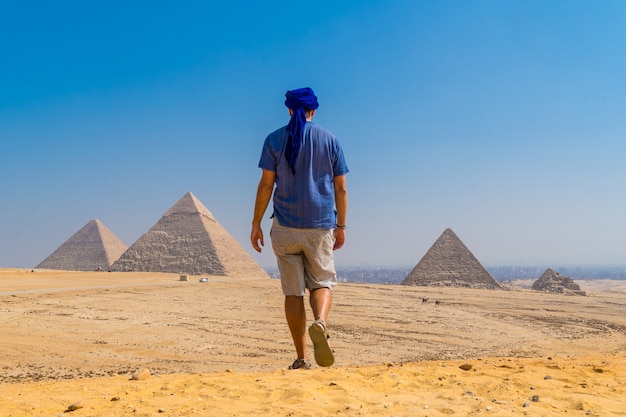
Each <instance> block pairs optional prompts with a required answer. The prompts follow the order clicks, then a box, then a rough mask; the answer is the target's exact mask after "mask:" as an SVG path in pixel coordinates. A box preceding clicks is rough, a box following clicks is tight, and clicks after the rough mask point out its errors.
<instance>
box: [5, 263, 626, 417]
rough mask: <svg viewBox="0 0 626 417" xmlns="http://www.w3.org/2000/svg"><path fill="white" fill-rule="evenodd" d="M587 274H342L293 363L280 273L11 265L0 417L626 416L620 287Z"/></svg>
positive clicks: (625, 299) (625, 326) (624, 293)
mask: <svg viewBox="0 0 626 417" xmlns="http://www.w3.org/2000/svg"><path fill="white" fill-rule="evenodd" d="M200 278H206V280H205V281H206V282H200ZM578 282H579V283H580V285H581V287H582V289H583V290H585V291H586V293H587V296H566V295H562V294H548V293H540V292H536V291H530V290H529V289H527V288H523V286H512V285H509V286H506V289H505V290H480V289H463V288H441V287H419V286H403V285H374V284H359V283H340V284H339V285H338V286H337V288H336V290H335V292H334V299H333V308H332V310H331V313H330V317H329V323H328V326H329V332H330V335H331V339H330V341H331V345H332V347H333V349H334V351H335V356H336V363H335V365H334V366H332V367H330V368H320V367H318V366H315V365H314V366H313V369H311V370H306V371H304V370H297V371H290V370H287V367H288V365H289V364H291V362H292V361H293V360H294V359H295V357H294V352H293V348H292V343H291V338H290V335H289V332H288V328H287V325H286V323H285V318H284V314H283V297H282V293H281V290H280V282H279V281H278V280H275V279H269V278H245V277H242V278H240V277H222V276H206V275H205V276H189V280H188V281H181V280H180V279H179V275H176V274H169V273H168V274H166V273H133V272H112V273H109V272H72V271H53V270H28V269H0V323H1V324H0V327H1V334H2V337H1V340H0V416H3V417H25V416H72V417H74V416H77V417H78V416H80V417H86V416H157V415H163V416H177V417H183V416H245V415H256V416H450V415H455V416H526V415H527V416H626V355H625V354H624V351H625V349H626V290H625V288H624V285H622V282H607V281H606V280H605V281H597V282H596V281H578ZM309 349H310V352H311V353H312V346H309Z"/></svg>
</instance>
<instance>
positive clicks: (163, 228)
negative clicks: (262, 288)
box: [112, 192, 268, 277]
mask: <svg viewBox="0 0 626 417" xmlns="http://www.w3.org/2000/svg"><path fill="white" fill-rule="evenodd" d="M112 268H113V269H115V270H118V271H144V272H171V273H183V274H191V275H201V274H209V275H223V276H250V277H256V276H263V277H267V276H268V275H267V273H266V272H265V270H263V268H261V266H260V265H259V264H258V263H257V262H256V261H255V260H254V259H253V258H252V257H251V256H250V255H249V254H248V253H247V252H246V251H245V250H244V249H243V248H242V247H241V245H240V244H239V243H238V242H237V241H236V240H235V239H234V238H233V237H232V236H231V235H230V234H229V233H228V232H227V231H226V230H225V229H224V228H223V227H222V226H221V225H220V224H219V223H218V222H217V220H215V218H214V217H213V215H212V214H211V212H210V211H209V210H207V208H206V207H205V206H204V205H203V204H202V203H201V202H200V201H199V200H198V199H197V198H196V197H195V196H194V195H193V194H192V193H190V192H188V193H187V194H185V195H184V196H182V197H181V199H180V200H178V202H177V203H176V204H174V205H173V206H172V207H171V208H170V209H169V210H167V211H166V212H165V214H164V215H163V217H161V219H160V220H159V221H158V222H157V223H156V224H155V225H154V226H152V228H151V229H150V230H149V231H148V232H146V233H145V234H144V235H142V236H141V237H140V238H139V239H138V240H137V241H136V242H135V243H134V244H133V245H131V247H130V248H128V250H127V251H126V252H124V254H123V255H122V256H121V257H120V258H119V259H118V260H117V261H116V262H115V263H114V264H113V266H112Z"/></svg>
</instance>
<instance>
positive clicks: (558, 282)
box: [531, 268, 587, 295]
mask: <svg viewBox="0 0 626 417" xmlns="http://www.w3.org/2000/svg"><path fill="white" fill-rule="evenodd" d="M531 289H532V290H533V291H543V292H549V293H556V294H568V295H587V293H586V292H585V291H581V290H580V285H578V284H576V283H574V280H573V279H572V278H570V277H566V276H563V275H561V274H559V273H558V272H554V271H553V270H552V269H550V268H548V269H546V271H545V272H544V273H543V274H542V275H541V276H540V277H539V279H538V280H537V281H535V282H534V283H533V286H532V288H531Z"/></svg>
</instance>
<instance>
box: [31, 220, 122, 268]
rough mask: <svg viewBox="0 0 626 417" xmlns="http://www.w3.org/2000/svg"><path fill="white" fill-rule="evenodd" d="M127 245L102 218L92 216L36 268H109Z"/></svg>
mask: <svg viewBox="0 0 626 417" xmlns="http://www.w3.org/2000/svg"><path fill="white" fill-rule="evenodd" d="M127 248H128V247H127V246H126V244H125V243H124V242H122V241H121V240H120V239H119V238H118V237H117V236H115V235H114V234H113V232H111V231H110V230H109V229H108V228H107V227H106V226H105V225H104V224H102V222H100V220H97V219H94V220H90V221H89V222H88V223H87V224H86V225H85V226H83V228H82V229H80V230H79V231H78V232H76V233H74V235H72V237H70V238H69V239H67V240H66V241H65V243H63V244H62V245H61V246H59V247H58V248H57V250H55V251H54V252H52V254H50V256H48V257H47V258H46V259H44V260H43V261H41V263H40V264H39V265H37V268H43V269H63V270H69V271H95V270H96V269H98V268H102V270H108V269H109V268H110V267H111V264H113V262H115V261H116V260H117V258H119V257H120V255H121V254H122V253H124V251H125V250H126V249H127Z"/></svg>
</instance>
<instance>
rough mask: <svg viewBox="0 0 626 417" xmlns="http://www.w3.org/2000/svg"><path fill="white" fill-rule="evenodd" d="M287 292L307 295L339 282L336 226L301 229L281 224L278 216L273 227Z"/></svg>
mask: <svg viewBox="0 0 626 417" xmlns="http://www.w3.org/2000/svg"><path fill="white" fill-rule="evenodd" d="M270 236H271V238H272V248H273V249H274V254H275V255H276V261H277V263H278V270H279V272H280V282H281V285H282V287H283V294H285V295H295V296H303V295H304V294H305V292H306V289H307V288H308V289H309V291H311V290H315V289H318V288H328V289H330V290H332V289H333V287H334V286H335V284H337V273H336V272H335V258H334V256H333V246H334V244H335V235H334V233H333V230H332V229H298V228H294V227H285V226H281V225H280V223H278V221H277V220H276V219H274V223H273V224H272V229H271V231H270Z"/></svg>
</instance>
